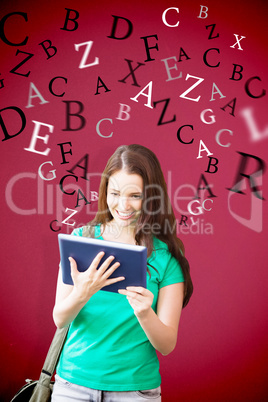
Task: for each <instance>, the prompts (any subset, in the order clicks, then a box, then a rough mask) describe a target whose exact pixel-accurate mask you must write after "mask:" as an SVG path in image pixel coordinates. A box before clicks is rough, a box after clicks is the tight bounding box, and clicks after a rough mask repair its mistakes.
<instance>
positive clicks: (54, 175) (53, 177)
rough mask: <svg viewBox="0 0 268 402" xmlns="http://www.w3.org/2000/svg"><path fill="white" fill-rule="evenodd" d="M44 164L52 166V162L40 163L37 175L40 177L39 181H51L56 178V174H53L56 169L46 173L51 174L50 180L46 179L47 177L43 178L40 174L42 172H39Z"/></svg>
mask: <svg viewBox="0 0 268 402" xmlns="http://www.w3.org/2000/svg"><path fill="white" fill-rule="evenodd" d="M46 163H49V164H50V165H52V166H53V163H52V161H47V162H44V163H42V165H40V166H39V169H38V174H39V176H40V177H41V179H43V180H53V179H55V177H56V174H55V172H56V169H54V170H50V171H49V172H48V173H52V177H51V178H48V177H47V178H46V177H44V176H43V173H42V170H41V169H42V166H43V165H45V164H46Z"/></svg>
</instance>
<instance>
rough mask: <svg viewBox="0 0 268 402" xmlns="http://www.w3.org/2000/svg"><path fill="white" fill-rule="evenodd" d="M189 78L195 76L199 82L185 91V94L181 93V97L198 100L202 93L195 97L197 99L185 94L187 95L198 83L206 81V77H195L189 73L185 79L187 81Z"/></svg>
mask: <svg viewBox="0 0 268 402" xmlns="http://www.w3.org/2000/svg"><path fill="white" fill-rule="evenodd" d="M188 78H195V79H196V80H197V82H196V83H195V84H194V85H192V86H191V87H190V88H188V89H187V90H186V91H185V92H183V94H181V95H180V98H184V99H189V100H191V101H194V102H198V101H199V99H200V98H201V95H199V96H198V98H195V99H193V98H188V97H187V96H185V95H187V94H188V93H189V92H190V91H191V90H192V89H194V88H195V87H197V85H199V84H201V82H202V81H204V78H200V77H195V76H194V75H190V74H187V76H186V78H185V81H187V80H188Z"/></svg>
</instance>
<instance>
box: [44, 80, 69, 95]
mask: <svg viewBox="0 0 268 402" xmlns="http://www.w3.org/2000/svg"><path fill="white" fill-rule="evenodd" d="M58 78H61V79H63V80H64V81H65V82H66V84H67V78H65V77H54V78H52V80H51V81H50V83H49V85H48V88H49V91H50V93H52V95H54V96H59V97H62V96H63V95H65V92H63V93H62V94H60V95H57V94H55V92H53V90H52V84H53V83H54V81H55V80H57V79H58Z"/></svg>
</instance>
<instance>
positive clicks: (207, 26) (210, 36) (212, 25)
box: [206, 24, 219, 39]
mask: <svg viewBox="0 0 268 402" xmlns="http://www.w3.org/2000/svg"><path fill="white" fill-rule="evenodd" d="M215 26H216V24H211V25H206V29H208V28H209V27H212V29H211V31H210V33H209V37H208V39H215V38H218V37H219V34H217V35H216V36H212V35H213V32H214V29H215Z"/></svg>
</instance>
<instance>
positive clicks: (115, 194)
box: [111, 193, 119, 197]
mask: <svg viewBox="0 0 268 402" xmlns="http://www.w3.org/2000/svg"><path fill="white" fill-rule="evenodd" d="M111 195H113V196H114V197H117V196H119V194H118V193H111Z"/></svg>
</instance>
